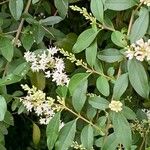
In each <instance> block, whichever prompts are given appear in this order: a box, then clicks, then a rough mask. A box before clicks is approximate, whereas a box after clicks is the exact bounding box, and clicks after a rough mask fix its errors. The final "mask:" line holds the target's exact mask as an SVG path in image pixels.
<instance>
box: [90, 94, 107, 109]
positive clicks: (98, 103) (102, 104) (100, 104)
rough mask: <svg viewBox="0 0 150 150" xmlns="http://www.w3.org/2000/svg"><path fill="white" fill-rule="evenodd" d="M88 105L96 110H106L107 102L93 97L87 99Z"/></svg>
mask: <svg viewBox="0 0 150 150" xmlns="http://www.w3.org/2000/svg"><path fill="white" fill-rule="evenodd" d="M89 104H90V105H91V106H92V107H94V108H96V109H100V110H105V109H106V108H108V105H109V102H108V101H107V100H106V99H104V98H102V97H100V96H95V97H90V98H89Z"/></svg>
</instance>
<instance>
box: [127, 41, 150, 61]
mask: <svg viewBox="0 0 150 150" xmlns="http://www.w3.org/2000/svg"><path fill="white" fill-rule="evenodd" d="M125 55H126V57H127V58H129V59H133V57H135V58H136V59H137V60H139V61H144V60H147V61H149V60H150V39H149V40H148V41H147V42H144V40H143V39H140V40H138V41H136V42H135V43H133V44H131V45H130V47H128V50H127V51H126V52H125Z"/></svg>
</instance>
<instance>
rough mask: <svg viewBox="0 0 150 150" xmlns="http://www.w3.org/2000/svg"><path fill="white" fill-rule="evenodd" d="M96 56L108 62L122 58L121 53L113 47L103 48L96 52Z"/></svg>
mask: <svg viewBox="0 0 150 150" xmlns="http://www.w3.org/2000/svg"><path fill="white" fill-rule="evenodd" d="M98 58H99V59H100V60H103V61H105V62H108V63H114V62H119V61H121V60H122V59H123V55H122V54H121V53H120V52H119V50H117V49H114V48H109V49H105V50H103V51H100V52H99V53H98Z"/></svg>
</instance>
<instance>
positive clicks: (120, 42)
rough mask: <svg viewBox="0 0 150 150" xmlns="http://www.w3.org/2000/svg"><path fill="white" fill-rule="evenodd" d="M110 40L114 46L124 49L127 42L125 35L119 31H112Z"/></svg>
mask: <svg viewBox="0 0 150 150" xmlns="http://www.w3.org/2000/svg"><path fill="white" fill-rule="evenodd" d="M111 40H112V41H113V43H114V44H116V45H117V46H119V47H123V48H124V47H126V46H127V41H126V37H125V35H124V34H123V33H121V32H119V31H114V32H113V33H112V34H111Z"/></svg>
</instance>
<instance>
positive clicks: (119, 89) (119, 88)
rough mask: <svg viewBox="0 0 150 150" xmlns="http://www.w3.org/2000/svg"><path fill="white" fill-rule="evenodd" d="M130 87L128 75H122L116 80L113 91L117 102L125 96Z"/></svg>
mask: <svg viewBox="0 0 150 150" xmlns="http://www.w3.org/2000/svg"><path fill="white" fill-rule="evenodd" d="M127 87H128V74H127V73H125V74H122V75H120V77H119V78H118V79H117V80H116V82H115V86H114V89H113V98H114V99H115V100H119V99H120V97H121V96H122V95H123V93H124V92H125V91H126V89H127Z"/></svg>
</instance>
